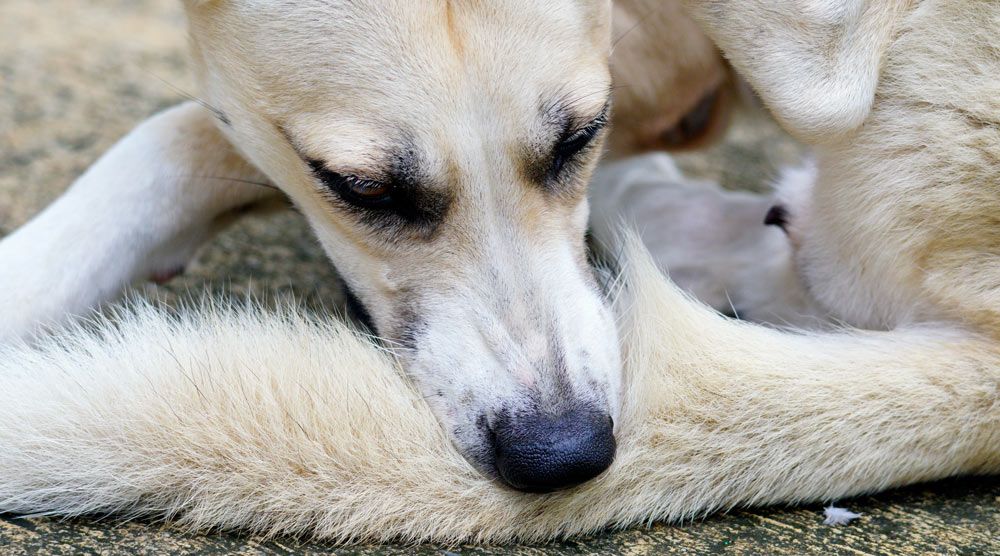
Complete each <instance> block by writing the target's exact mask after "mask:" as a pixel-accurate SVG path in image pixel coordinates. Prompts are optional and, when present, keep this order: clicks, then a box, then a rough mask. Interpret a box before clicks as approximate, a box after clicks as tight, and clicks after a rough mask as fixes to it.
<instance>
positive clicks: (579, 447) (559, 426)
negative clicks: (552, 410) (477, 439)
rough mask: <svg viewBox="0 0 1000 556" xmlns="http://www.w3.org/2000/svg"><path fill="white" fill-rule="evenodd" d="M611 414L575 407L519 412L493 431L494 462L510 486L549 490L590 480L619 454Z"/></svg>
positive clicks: (522, 488) (531, 490) (533, 490)
mask: <svg viewBox="0 0 1000 556" xmlns="http://www.w3.org/2000/svg"><path fill="white" fill-rule="evenodd" d="M615 448H616V443H615V436H614V427H613V422H612V420H611V417H610V416H608V415H607V414H605V413H603V412H599V411H594V410H590V409H587V410H576V411H571V412H568V413H565V414H563V415H560V416H557V417H551V416H546V415H539V414H530V415H520V416H518V417H516V418H513V419H508V420H505V421H503V422H501V423H498V426H497V427H496V430H495V431H494V449H495V453H496V467H497V472H498V474H499V475H500V479H501V480H502V481H503V482H504V483H505V484H507V485H508V486H510V487H512V488H515V489H517V490H523V491H527V492H547V491H552V490H556V489H560V488H567V487H571V486H575V485H578V484H580V483H583V482H586V481H589V480H590V479H592V478H594V477H596V476H597V475H599V474H600V473H601V472H603V471H604V470H605V469H607V468H608V467H609V466H610V465H611V462H612V460H613V459H614V456H615Z"/></svg>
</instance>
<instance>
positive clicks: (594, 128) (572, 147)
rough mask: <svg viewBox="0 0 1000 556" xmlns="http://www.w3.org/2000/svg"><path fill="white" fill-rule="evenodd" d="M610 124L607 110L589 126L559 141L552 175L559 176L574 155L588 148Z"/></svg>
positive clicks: (555, 151)
mask: <svg viewBox="0 0 1000 556" xmlns="http://www.w3.org/2000/svg"><path fill="white" fill-rule="evenodd" d="M607 125H608V117H607V110H605V111H604V112H602V113H601V115H600V116H598V117H597V118H595V119H594V120H593V121H591V122H590V123H589V124H587V127H585V128H583V129H580V130H578V131H576V132H574V133H571V134H569V135H568V136H566V137H565V138H563V139H562V140H560V141H559V143H558V144H557V145H556V147H555V149H554V151H553V157H552V168H551V170H550V172H549V173H550V175H551V176H552V177H553V178H556V177H558V176H559V174H560V173H561V172H562V169H563V168H565V167H566V163H567V162H571V161H572V160H573V157H575V156H576V155H578V154H579V153H581V152H583V151H584V150H586V148H587V147H588V146H590V143H591V141H593V139H594V137H597V134H598V133H600V132H601V130H602V129H604V128H605V127H606V126H607Z"/></svg>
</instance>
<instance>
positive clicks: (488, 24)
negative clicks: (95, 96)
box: [189, 0, 610, 131]
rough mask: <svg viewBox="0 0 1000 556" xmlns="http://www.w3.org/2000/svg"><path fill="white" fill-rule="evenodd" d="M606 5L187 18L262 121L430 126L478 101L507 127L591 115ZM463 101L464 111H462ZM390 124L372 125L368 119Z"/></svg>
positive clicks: (228, 5)
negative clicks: (511, 122)
mask: <svg viewBox="0 0 1000 556" xmlns="http://www.w3.org/2000/svg"><path fill="white" fill-rule="evenodd" d="M607 4H608V0H552V1H549V2H526V1H523V0H435V1H419V2H417V1H413V0H397V1H386V0H378V1H375V0H354V1H351V2H347V1H335V0H325V1H321V0H306V1H295V2H293V1H273V0H272V1H263V0H216V1H214V2H208V3H207V4H203V5H201V6H200V7H192V8H190V9H189V16H190V20H191V29H192V35H193V37H194V40H195V43H196V45H197V46H198V48H199V50H200V51H201V55H202V56H203V57H204V58H208V59H210V60H209V64H211V59H216V60H218V61H219V62H218V64H216V65H218V66H223V67H224V69H225V70H226V71H230V72H233V71H235V72H241V75H238V76H234V77H233V78H232V79H231V80H236V79H238V80H239V81H240V82H241V83H247V84H248V85H250V86H251V87H252V88H253V92H252V93H250V94H252V95H253V97H254V98H253V102H254V103H255V104H257V105H258V107H259V109H261V110H263V111H265V112H267V113H269V114H270V115H271V116H272V117H273V118H274V119H276V120H279V121H283V120H284V119H285V118H286V117H289V116H292V117H297V118H309V117H311V116H316V117H318V118H320V119H327V120H329V119H331V118H330V116H331V115H332V116H334V117H335V116H336V115H337V113H342V114H350V115H352V116H355V117H356V116H359V115H360V116H362V117H363V119H366V121H364V122H361V123H355V124H351V126H350V127H353V128H360V127H365V126H368V127H376V128H381V130H382V131H385V130H386V129H385V128H386V127H391V126H392V125H393V124H397V125H398V124H400V123H401V122H411V123H412V124H413V126H414V127H418V128H420V129H430V128H432V127H433V124H434V122H429V121H425V120H427V119H429V118H440V117H441V115H442V114H448V113H455V112H456V111H457V112H461V111H463V110H466V111H467V109H468V108H469V106H448V104H449V103H456V102H460V101H463V100H467V99H468V98H469V97H470V96H478V97H479V98H481V99H482V101H483V103H484V104H486V105H490V106H494V107H498V108H502V109H503V110H506V111H508V112H509V115H508V119H510V118H515V119H516V118H517V117H518V113H525V112H526V111H528V110H532V109H534V108H536V107H537V106H539V105H541V104H544V103H547V102H552V101H554V100H556V99H558V98H560V97H565V98H572V97H574V94H575V93H581V94H582V98H580V99H577V101H578V102H580V103H583V104H584V105H585V106H584V107H583V109H582V110H581V111H584V112H587V111H593V109H589V110H588V108H589V104H587V103H588V101H590V100H592V102H591V103H590V104H594V105H595V106H596V107H600V105H601V104H603V102H604V99H603V98H600V96H601V95H599V94H598V95H596V97H595V98H592V99H591V98H590V96H589V95H587V94H586V93H587V92H589V91H590V90H592V89H597V90H600V88H601V87H603V86H606V81H607V77H606V65H607V58H608V55H609V51H610V46H609V38H608V35H609V24H610V22H609V19H610V11H609V9H607ZM466 104H468V103H466ZM380 119H385V120H389V119H391V120H394V121H382V122H379V121H378V120H380Z"/></svg>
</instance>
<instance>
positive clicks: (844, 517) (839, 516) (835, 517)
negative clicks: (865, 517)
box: [823, 504, 861, 525]
mask: <svg viewBox="0 0 1000 556" xmlns="http://www.w3.org/2000/svg"><path fill="white" fill-rule="evenodd" d="M823 515H824V516H826V519H824V520H823V525H848V524H849V523H851V520H853V519H857V518H859V517H861V514H856V513H854V512H852V511H850V510H847V509H844V508H837V507H835V506H834V505H833V504H830V505H829V506H827V507H826V508H823Z"/></svg>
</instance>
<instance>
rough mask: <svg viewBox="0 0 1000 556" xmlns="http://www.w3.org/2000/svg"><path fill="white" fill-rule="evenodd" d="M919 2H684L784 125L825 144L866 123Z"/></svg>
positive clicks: (806, 138)
mask: <svg viewBox="0 0 1000 556" xmlns="http://www.w3.org/2000/svg"><path fill="white" fill-rule="evenodd" d="M914 3H915V0H685V4H686V7H687V8H688V10H689V11H690V13H691V15H692V16H694V17H695V19H697V20H698V21H699V22H700V23H701V24H702V25H703V26H704V28H705V30H706V31H707V32H708V34H709V35H710V36H711V37H712V38H713V40H715V42H716V43H717V44H718V45H719V47H720V48H721V49H722V50H723V52H724V53H725V54H726V56H727V57H728V58H729V60H730V61H731V62H732V64H733V65H734V66H735V67H736V69H737V70H738V71H739V72H740V73H742V74H743V76H744V77H745V78H746V79H747V81H749V82H750V84H751V85H752V86H753V87H754V88H755V89H756V90H757V92H758V94H760V96H761V98H762V99H763V100H764V103H765V104H767V106H768V107H769V108H770V109H771V111H772V112H774V114H775V116H776V117H777V118H778V120H779V121H780V122H781V124H782V125H783V126H785V128H786V129H787V130H788V131H789V132H791V133H792V134H793V135H796V136H797V137H798V138H799V139H802V140H805V141H807V142H810V143H824V142H828V141H831V140H834V139H835V138H836V137H838V136H842V135H843V134H844V133H847V132H849V131H851V130H853V129H855V128H857V127H858V126H859V125H861V123H862V122H864V120H865V118H866V117H867V116H868V112H869V110H870V109H871V106H872V102H873V100H874V97H875V87H876V85H877V84H878V79H879V73H880V69H881V65H882V60H883V58H884V55H885V52H886V50H887V48H888V46H889V44H890V42H891V41H892V39H893V37H894V35H895V32H896V29H897V27H898V23H899V21H900V20H901V19H902V16H904V15H905V14H906V13H907V12H908V11H909V10H910V8H911V6H912V5H913V4H914Z"/></svg>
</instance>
